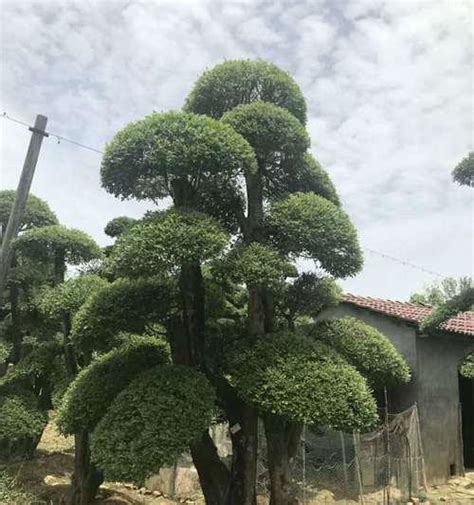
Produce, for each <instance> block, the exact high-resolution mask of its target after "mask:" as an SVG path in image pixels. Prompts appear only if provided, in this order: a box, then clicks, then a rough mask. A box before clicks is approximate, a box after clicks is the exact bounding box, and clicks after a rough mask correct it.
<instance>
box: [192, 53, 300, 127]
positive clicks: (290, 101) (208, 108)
mask: <svg viewBox="0 0 474 505" xmlns="http://www.w3.org/2000/svg"><path fill="white" fill-rule="evenodd" d="M255 101H262V102H269V103H273V104H275V105H278V106H279V107H282V108H284V109H286V110H288V111H289V112H291V113H292V114H293V115H294V116H295V117H297V118H298V119H299V120H300V121H301V123H303V124H304V123H305V122H306V103H305V99H304V97H303V95H302V93H301V90H300V88H299V86H298V85H297V84H296V82H295V81H294V79H293V78H292V77H291V76H290V75H289V74H287V73H286V72H284V71H283V70H281V69H280V68H278V67H277V66H276V65H273V64H271V63H267V62H265V61H262V60H254V61H251V60H229V61H226V62H224V63H221V64H220V65H216V66H215V67H213V68H212V70H208V71H207V72H205V73H204V74H203V75H202V76H201V77H200V78H199V79H198V80H197V81H196V83H195V84H194V87H193V89H192V91H191V93H190V94H189V96H188V97H187V99H186V104H185V110H187V111H189V112H196V113H198V114H206V115H208V116H211V117H214V118H217V119H219V118H220V117H222V115H223V114H224V113H225V112H227V111H229V110H232V109H233V108H234V107H236V106H238V105H240V104H245V103H251V102H255Z"/></svg>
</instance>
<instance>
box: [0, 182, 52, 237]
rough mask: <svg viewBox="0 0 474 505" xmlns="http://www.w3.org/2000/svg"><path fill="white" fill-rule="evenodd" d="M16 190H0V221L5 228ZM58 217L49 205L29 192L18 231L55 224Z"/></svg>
mask: <svg viewBox="0 0 474 505" xmlns="http://www.w3.org/2000/svg"><path fill="white" fill-rule="evenodd" d="M15 196H16V191H14V190H4V191H0V223H2V224H3V228H4V229H5V228H6V226H7V223H8V218H9V217H10V212H11V210H12V207H13V203H14V201H15ZM57 223H58V219H57V217H56V215H55V214H54V212H53V211H52V210H51V209H50V208H49V205H48V204H47V203H46V202H45V201H44V200H41V198H38V197H37V196H35V195H32V194H30V195H29V196H28V200H27V202H26V208H25V213H24V215H23V219H22V222H21V224H20V231H25V230H29V229H31V228H38V227H41V226H49V225H52V224H57Z"/></svg>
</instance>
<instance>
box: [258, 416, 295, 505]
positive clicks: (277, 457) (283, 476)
mask: <svg viewBox="0 0 474 505" xmlns="http://www.w3.org/2000/svg"><path fill="white" fill-rule="evenodd" d="M264 423H265V435H266V438H267V451H268V470H269V473H270V505H297V503H298V500H297V499H296V498H295V497H293V496H292V490H291V466H290V455H289V447H288V434H289V433H288V431H287V426H286V425H287V423H286V422H285V421H284V420H283V419H282V418H281V417H279V416H275V415H273V414H265V416H264Z"/></svg>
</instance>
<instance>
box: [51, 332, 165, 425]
mask: <svg viewBox="0 0 474 505" xmlns="http://www.w3.org/2000/svg"><path fill="white" fill-rule="evenodd" d="M168 361H169V350H168V345H167V344H166V343H165V342H163V341H160V340H157V339H154V338H146V337H132V338H131V340H130V341H129V342H128V343H126V344H124V345H122V346H121V347H119V348H117V349H114V350H113V351H110V352H109V353H107V354H104V355H102V356H100V357H98V358H97V359H95V360H94V361H93V362H92V363H91V364H90V365H89V366H88V367H87V368H85V369H83V370H81V371H80V372H79V374H78V376H77V377H76V378H75V379H74V381H73V382H72V383H71V385H70V386H69V388H68V389H67V390H66V392H65V394H64V396H63V399H62V401H61V405H60V408H59V411H58V416H57V423H58V426H59V428H60V430H61V431H62V432H63V433H67V434H73V433H77V432H79V431H81V430H86V431H92V430H93V429H94V428H95V426H96V425H97V423H98V422H99V421H100V419H101V418H102V416H103V415H104V414H105V412H106V411H107V409H108V408H109V406H110V404H111V403H112V401H113V400H114V399H115V397H116V396H117V395H118V394H119V393H120V392H121V391H122V390H123V389H125V388H126V387H127V386H128V384H129V383H130V382H131V381H132V380H133V379H134V378H135V377H136V376H137V375H139V374H140V373H141V372H143V371H144V370H147V369H148V368H150V367H153V366H156V365H159V364H164V363H167V362H168Z"/></svg>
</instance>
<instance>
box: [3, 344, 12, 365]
mask: <svg viewBox="0 0 474 505" xmlns="http://www.w3.org/2000/svg"><path fill="white" fill-rule="evenodd" d="M11 351H12V345H11V344H10V343H9V342H4V341H3V340H0V365H3V364H4V363H7V361H8V358H9V357H10V353H11Z"/></svg>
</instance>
